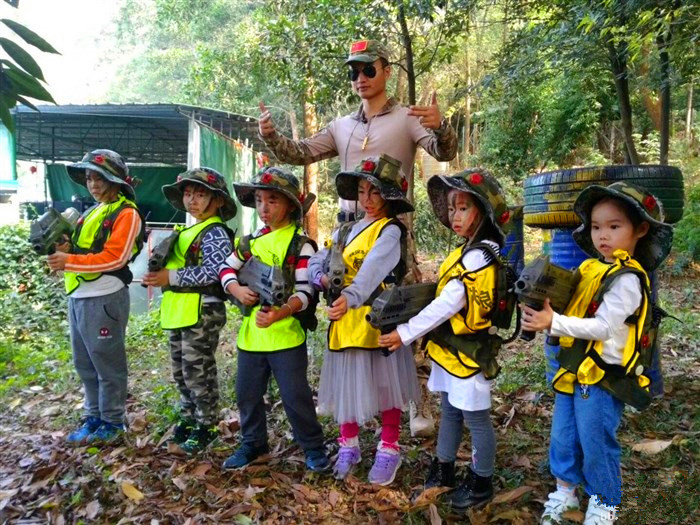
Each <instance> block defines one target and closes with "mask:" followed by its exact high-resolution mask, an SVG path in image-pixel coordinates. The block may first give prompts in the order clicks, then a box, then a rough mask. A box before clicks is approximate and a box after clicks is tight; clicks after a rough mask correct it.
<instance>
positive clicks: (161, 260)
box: [141, 230, 180, 288]
mask: <svg viewBox="0 0 700 525" xmlns="http://www.w3.org/2000/svg"><path fill="white" fill-rule="evenodd" d="M179 235H180V231H179V230H173V231H172V232H170V233H169V234H168V235H166V236H165V237H163V238H162V239H161V240H160V241H158V244H156V246H155V248H153V250H152V251H151V255H150V257H149V258H148V272H158V271H160V270H162V269H163V268H165V263H166V262H167V261H168V256H169V255H170V252H171V250H172V249H173V246H174V245H175V243H176V242H177V238H178V237H179ZM141 286H142V287H143V288H148V285H147V284H143V283H141Z"/></svg>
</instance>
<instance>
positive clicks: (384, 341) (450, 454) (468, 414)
mask: <svg viewBox="0 0 700 525" xmlns="http://www.w3.org/2000/svg"><path fill="white" fill-rule="evenodd" d="M428 195H429V197H430V202H431V204H432V206H433V211H434V213H435V215H436V216H437V217H438V219H439V220H440V222H441V223H442V224H444V225H445V226H446V227H447V228H449V229H450V230H451V231H453V232H454V233H456V234H457V235H458V236H459V237H462V238H463V239H464V240H465V243H464V244H462V245H460V246H458V247H457V249H456V250H454V251H453V252H452V253H450V255H448V257H447V259H445V261H444V262H443V263H442V265H441V266H440V273H439V278H438V286H437V292H436V298H435V300H434V301H433V302H432V303H430V304H429V305H428V306H427V307H426V308H425V309H423V310H422V311H421V313H420V314H418V315H417V316H415V317H414V318H413V319H411V320H410V321H409V322H408V323H406V324H402V325H399V326H398V327H397V329H396V330H395V331H393V332H392V333H390V334H387V335H385V336H382V337H380V339H379V343H380V344H381V345H382V346H385V347H387V348H389V349H390V350H393V349H395V348H398V347H399V346H400V345H402V344H410V343H412V342H413V341H415V340H416V339H418V338H420V337H422V336H424V335H426V334H428V342H427V345H426V349H427V353H428V355H429V356H430V358H431V359H432V360H433V362H434V363H435V365H436V366H433V367H432V370H431V373H430V377H429V379H428V388H429V389H430V390H431V391H433V392H440V394H441V396H442V412H441V419H440V429H439V432H438V442H437V457H436V458H435V459H433V462H432V464H431V466H430V471H429V472H428V476H427V480H426V483H425V487H426V488H430V487H435V486H439V485H442V486H447V487H452V488H454V487H455V486H456V485H457V483H456V477H455V460H456V458H457V450H458V449H459V445H460V443H461V441H462V432H463V427H464V425H465V424H466V426H467V427H468V428H469V431H470V433H471V438H472V447H471V451H472V464H471V468H469V469H468V470H467V474H466V476H465V479H464V482H463V483H461V484H460V485H459V486H458V487H457V488H456V489H455V490H453V491H451V492H450V494H449V495H448V500H449V502H450V505H451V506H452V507H453V508H455V509H456V510H460V511H464V510H466V509H468V508H470V507H473V508H476V507H479V506H481V505H483V504H485V503H486V502H487V501H488V500H490V499H491V497H492V496H493V485H492V476H493V469H494V462H495V454H496V438H495V434H494V431H493V425H492V423H491V418H490V408H491V382H492V381H491V380H492V379H493V376H495V374H496V373H497V372H498V368H497V365H495V355H490V356H489V357H488V363H486V364H484V361H482V360H481V357H479V358H477V357H476V355H475V354H474V357H473V358H471V357H470V356H468V355H467V354H465V353H462V352H460V351H459V350H457V349H453V348H451V347H450V346H449V345H447V344H446V343H445V342H444V341H442V340H441V339H440V333H441V330H446V331H448V333H449V334H450V335H452V334H454V335H459V336H461V337H463V338H464V339H465V340H467V339H468V340H469V341H470V344H471V345H472V347H473V348H474V349H478V350H479V352H480V354H479V355H480V356H483V355H484V354H485V353H486V350H487V349H489V348H492V346H490V345H489V344H488V341H489V337H490V333H491V331H492V326H491V319H490V318H491V314H492V312H493V311H494V309H495V308H498V305H496V304H495V303H496V300H495V299H496V287H497V284H498V283H497V279H498V264H499V263H498V261H497V260H496V259H495V258H496V257H498V253H499V249H500V248H501V247H502V246H503V242H504V227H505V225H506V224H507V222H508V220H509V212H508V207H507V206H506V200H505V195H504V193H503V190H502V189H501V186H500V185H499V184H498V181H497V180H496V179H495V178H494V177H493V175H491V174H490V173H488V172H487V171H484V170H475V169H467V170H465V171H462V172H460V173H458V174H455V175H451V176H447V175H436V176H434V177H431V178H430V180H429V181H428ZM477 359H479V361H480V363H482V364H483V366H484V368H483V369H482V365H481V364H480V363H479V362H477Z"/></svg>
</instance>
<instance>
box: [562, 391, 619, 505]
mask: <svg viewBox="0 0 700 525" xmlns="http://www.w3.org/2000/svg"><path fill="white" fill-rule="evenodd" d="M623 408H624V404H623V403H622V402H621V401H618V400H617V399H615V398H614V397H613V396H612V395H610V394H609V393H608V392H606V391H605V390H603V389H602V388H599V387H597V386H595V385H579V384H577V385H575V386H574V394H573V395H571V396H570V395H565V394H556V396H555V402H554V417H553V420H552V436H551V443H550V447H549V464H550V468H551V471H552V474H553V475H554V476H555V477H556V478H558V479H560V480H563V481H566V482H567V483H571V484H573V485H579V484H583V487H584V488H585V489H586V492H587V493H588V494H589V495H591V496H593V495H595V496H598V498H600V500H601V501H602V502H603V503H605V504H607V505H619V504H620V502H621V500H622V471H621V470H620V445H619V443H618V442H617V436H616V434H617V428H618V426H619V425H620V419H621V418H622V410H623Z"/></svg>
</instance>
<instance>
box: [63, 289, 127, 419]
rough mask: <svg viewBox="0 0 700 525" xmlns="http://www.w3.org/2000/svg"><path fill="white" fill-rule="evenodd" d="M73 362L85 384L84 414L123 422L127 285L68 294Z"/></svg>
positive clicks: (125, 373)
mask: <svg viewBox="0 0 700 525" xmlns="http://www.w3.org/2000/svg"><path fill="white" fill-rule="evenodd" d="M68 320H69V323H70V334H71V346H72V347H73V364H74V365H75V369H76V371H77V372H78V375H79V376H80V379H81V380H82V381H83V385H84V386H85V402H84V405H83V406H84V411H85V415H86V416H93V417H98V418H100V419H101V420H103V421H107V422H109V423H113V424H115V425H122V424H123V423H124V409H125V405H126V381H127V367H126V349H125V347H124V337H125V335H126V323H127V321H128V320H129V289H128V288H127V287H124V288H122V289H121V290H119V291H117V292H114V293H112V294H109V295H104V296H101V297H86V298H83V299H75V298H73V297H69V298H68Z"/></svg>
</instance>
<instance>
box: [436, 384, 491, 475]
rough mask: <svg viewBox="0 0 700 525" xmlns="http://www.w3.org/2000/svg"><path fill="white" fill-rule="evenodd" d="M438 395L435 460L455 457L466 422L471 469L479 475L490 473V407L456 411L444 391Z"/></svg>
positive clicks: (450, 459)
mask: <svg viewBox="0 0 700 525" xmlns="http://www.w3.org/2000/svg"><path fill="white" fill-rule="evenodd" d="M441 396H442V408H441V410H442V414H441V415H440V430H439V432H438V442H437V457H438V460H439V461H441V462H444V463H449V462H452V461H454V460H455V459H456V458H457V450H458V449H459V444H460V443H461V441H462V430H463V428H464V425H465V423H466V425H467V428H468V429H469V433H470V434H471V436H472V470H473V471H474V472H475V473H476V474H478V475H479V476H485V477H488V476H491V475H492V474H493V466H494V463H495V459H496V435H495V434H494V432H493V424H492V423H491V414H490V410H474V411H469V410H460V409H459V408H455V407H453V406H452V405H451V404H450V402H449V401H448V399H447V392H441Z"/></svg>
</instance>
